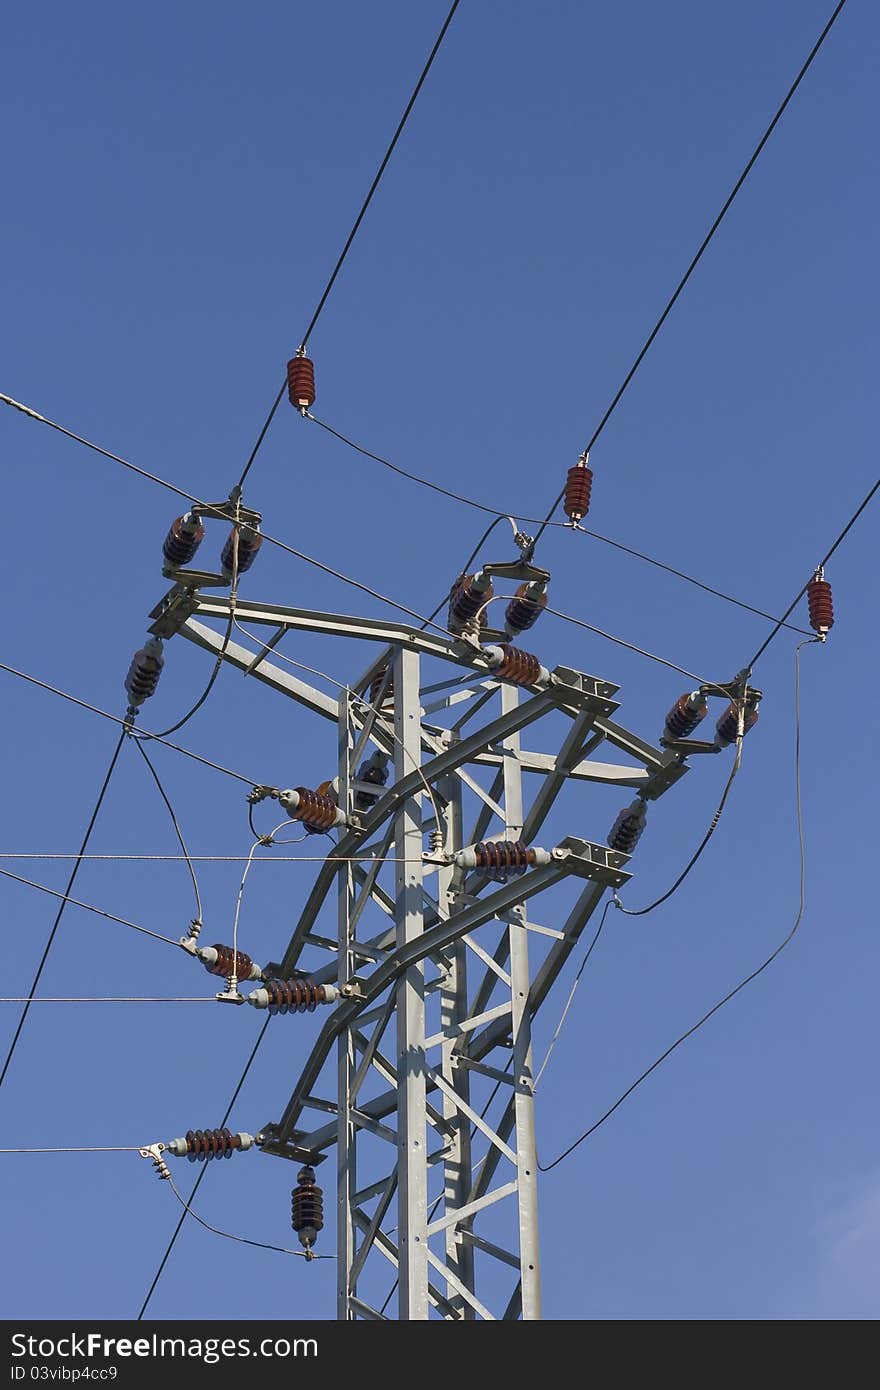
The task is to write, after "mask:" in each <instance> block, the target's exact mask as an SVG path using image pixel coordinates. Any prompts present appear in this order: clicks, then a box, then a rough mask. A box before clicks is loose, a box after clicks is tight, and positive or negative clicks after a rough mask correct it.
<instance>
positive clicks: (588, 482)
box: [563, 459, 593, 522]
mask: <svg viewBox="0 0 880 1390" xmlns="http://www.w3.org/2000/svg"><path fill="white" fill-rule="evenodd" d="M592 488H593V470H592V468H590V467H589V466H588V464H587V462H586V460H585V459H584V460H581V461H579V462H578V463H576V464H575V465H574V467H573V468H569V470H568V476H567V477H566V480H565V502H564V504H563V505H564V507H565V515H566V516H567V517H568V519H569V521H574V522H578V521H581V520H582V519H583V517H585V516H586V515H587V512H588V511H589V510H590V493H591V491H592Z"/></svg>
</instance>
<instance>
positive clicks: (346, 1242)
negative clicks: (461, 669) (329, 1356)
mask: <svg viewBox="0 0 880 1390" xmlns="http://www.w3.org/2000/svg"><path fill="white" fill-rule="evenodd" d="M354 738H355V730H354V729H353V726H352V719H351V695H350V693H349V691H347V690H343V691H341V692H340V696H339V805H340V806H342V807H343V808H344V809H345V810H346V811H349V810H351V780H352V776H353V769H352V766H351V755H352V748H353V745H354ZM354 890H355V879H354V865H353V864H344V865H343V867H342V870H341V872H340V874H339V960H338V965H339V969H338V975H337V981H338V984H339V986H340V988H341V987H342V985H344V984H345V983H346V981H347V980H350V979H351V977H352V975H353V974H354V973H355V972H354V961H353V957H352V954H351V910H352V904H353V900H354ZM356 1060H357V1059H356V1055H355V1042H354V1036H353V1033H352V1030H351V1028H346V1029H344V1030H343V1032H342V1033H341V1034H340V1036H339V1041H338V1042H337V1044H336V1073H337V1135H338V1137H337V1150H336V1193H337V1204H336V1279H337V1294H336V1317H337V1321H339V1322H348V1321H349V1320H351V1319H353V1318H354V1317H355V1313H354V1310H353V1308H352V1303H351V1299H352V1297H353V1295H354V1294H355V1292H356V1290H355V1289H354V1288H352V1287H351V1269H352V1265H353V1263H354V1258H355V1243H356V1226H355V1221H354V1205H355V1204H354V1195H355V1192H356V1191H357V1128H356V1126H355V1125H354V1124H353V1123H352V1120H351V1113H350V1107H351V1083H352V1077H353V1076H354V1074H355V1071H356Z"/></svg>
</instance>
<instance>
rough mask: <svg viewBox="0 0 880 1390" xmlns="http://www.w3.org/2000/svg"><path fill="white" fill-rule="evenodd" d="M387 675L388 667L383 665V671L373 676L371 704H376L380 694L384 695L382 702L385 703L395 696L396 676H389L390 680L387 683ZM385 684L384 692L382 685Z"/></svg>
mask: <svg viewBox="0 0 880 1390" xmlns="http://www.w3.org/2000/svg"><path fill="white" fill-rule="evenodd" d="M386 675H388V667H387V666H383V667H382V669H381V671H377V672H376V674H375V676H374V677H373V679H372V680H371V681H370V704H371V705H374V704H375V703H376V701H377V700H378V699H379V696H380V695H381V696H382V703H383V704H385V702H386V700H391V699H393V698H394V677H393V676H389V677H388V682H387V684H386V682H385V677H386ZM383 686H384V687H385V689H384V692H383V690H382V687H383Z"/></svg>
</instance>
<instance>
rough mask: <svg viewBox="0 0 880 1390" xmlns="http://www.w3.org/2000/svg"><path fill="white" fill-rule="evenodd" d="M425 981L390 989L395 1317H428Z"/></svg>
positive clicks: (406, 656) (407, 657)
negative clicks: (393, 1018)
mask: <svg viewBox="0 0 880 1390" xmlns="http://www.w3.org/2000/svg"><path fill="white" fill-rule="evenodd" d="M394 733H395V743H394V774H395V780H396V781H398V782H400V781H401V780H402V779H403V778H404V777H406V776H407V775H408V774H410V773H412V771H413V769H414V768H415V767H418V766H420V765H421V756H422V750H421V707H420V703H419V656H418V652H416V651H413V650H412V649H411V648H408V647H399V648H398V649H397V650H396V652H395V656H394ZM394 844H395V856H396V858H397V864H396V866H395V867H396V870H397V872H396V885H397V892H396V897H395V927H396V937H397V946H398V948H400V947H401V946H405V945H406V944H407V943H408V942H410V941H413V940H415V939H416V938H417V937H419V936H421V934H422V931H423V930H424V899H423V896H422V818H421V796H420V795H419V794H418V793H415V794H414V795H412V796H408V797H407V798H406V799H405V800H404V801H402V802H401V804H400V808H399V810H398V811H397V812H396V814H395V837H394ZM424 984H425V977H424V967H423V965H421V964H418V965H414V966H411V967H410V969H409V970H407V971H406V973H405V974H404V975H402V976H401V978H400V981H399V983H398V984H397V986H396V992H397V1087H398V1089H397V1138H398V1173H399V1185H398V1208H397V1210H398V1215H397V1224H398V1251H399V1256H398V1258H399V1278H400V1287H399V1299H398V1308H399V1316H400V1318H401V1319H402V1320H422V1319H427V1317H428V1241H427V1237H426V1235H425V1230H426V1227H427V1214H428V1165H427V1134H426V1118H425V989H424Z"/></svg>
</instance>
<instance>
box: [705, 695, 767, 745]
mask: <svg viewBox="0 0 880 1390" xmlns="http://www.w3.org/2000/svg"><path fill="white" fill-rule="evenodd" d="M757 722H758V710H757V708H756V706H755V705H748V706H747V707H746V714H745V719H744V720H743V735H745V734H747V733H748V732H749V729H753V728H754V727H755V725H756V724H757ZM738 726H739V712H738V710H737V707H736V705H735V704H733V703H731V704H729V705H728V706H727V709H726V710H725V711H724V713H723V714H722V716H721V718H720V719H719V720H718V723H717V724H716V725H715V742H716V743H717V744H718V747H719V748H727V747H729V745H730V744H731V743H735V742H736V732H737V728H738Z"/></svg>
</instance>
